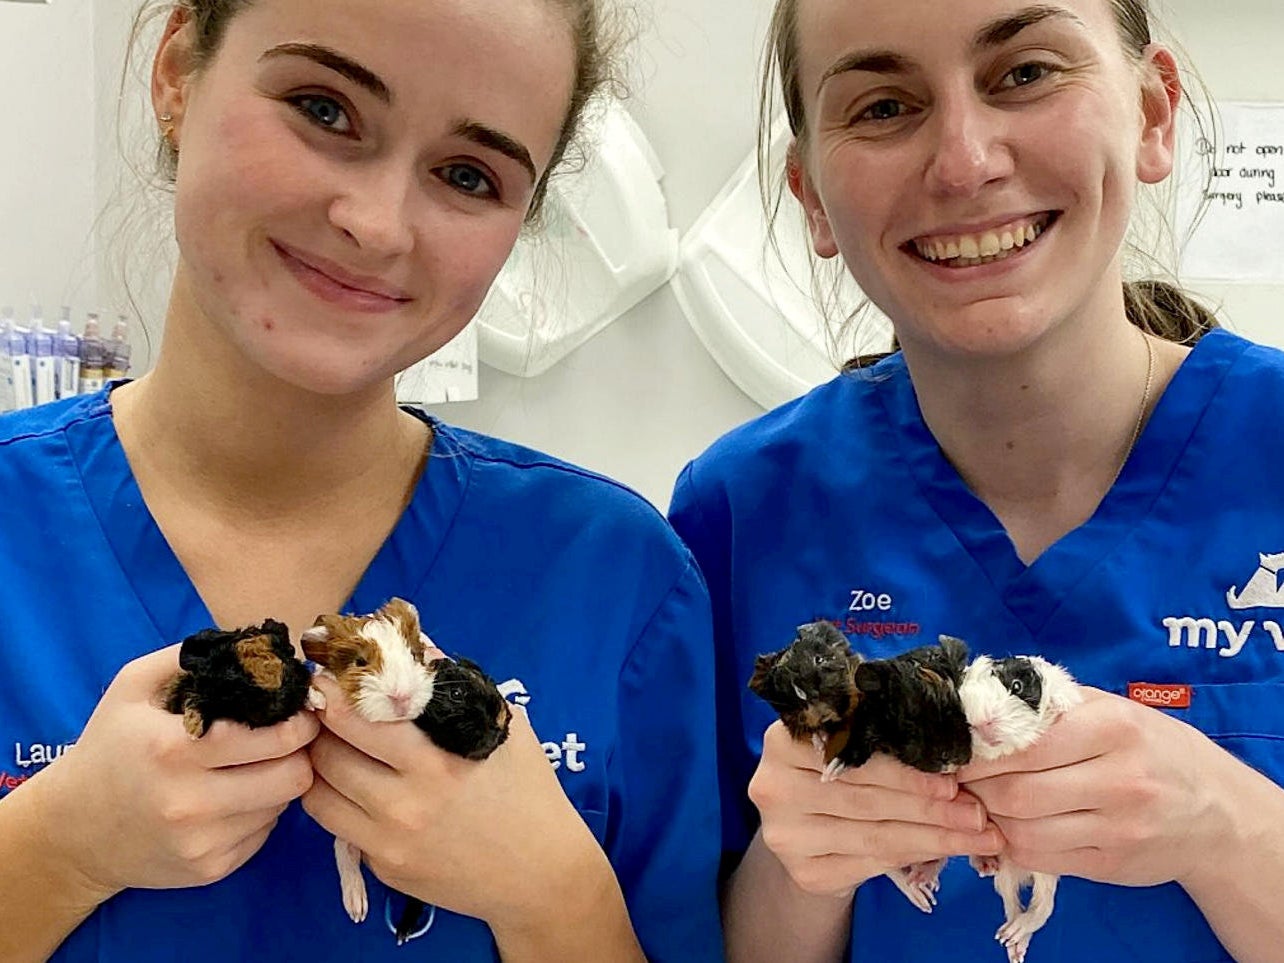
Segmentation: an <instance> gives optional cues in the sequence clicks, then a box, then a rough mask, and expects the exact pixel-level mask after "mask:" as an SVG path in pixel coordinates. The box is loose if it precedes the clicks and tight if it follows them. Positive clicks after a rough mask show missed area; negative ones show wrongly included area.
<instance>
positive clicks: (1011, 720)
mask: <svg viewBox="0 0 1284 963" xmlns="http://www.w3.org/2000/svg"><path fill="white" fill-rule="evenodd" d="M959 698H960V699H961V700H962V703H963V712H964V714H965V715H966V716H967V720H968V724H969V725H970V726H971V729H972V753H973V755H974V756H975V757H976V758H978V759H999V758H1002V757H1003V756H1007V755H1010V754H1011V753H1014V752H1019V751H1020V750H1022V749H1026V748H1029V747H1030V746H1032V745H1034V744H1035V743H1036V742H1038V741H1039V739H1040V737H1042V735H1043V734H1044V733H1045V732H1047V731H1048V729H1049V728H1050V727H1051V726H1052V724H1053V723H1054V722H1056V721H1057V719H1059V718H1060V717H1061V716H1062V715H1064V714H1065V713H1066V712H1068V711H1069V710H1070V709H1072V708H1073V707H1074V706H1076V705H1078V704H1079V703H1080V702H1082V701H1083V694H1082V693H1081V691H1080V689H1079V686H1078V684H1077V683H1076V682H1075V680H1074V678H1073V677H1072V676H1071V675H1070V673H1069V672H1067V671H1066V670H1065V669H1063V668H1062V667H1061V666H1059V665H1056V664H1055V663H1052V662H1048V661H1047V660H1046V659H1042V658H1040V657H1039V656H1037V655H1036V656H1013V657H1011V658H1006V659H991V658H990V657H989V656H984V655H982V656H977V658H976V659H975V660H974V661H973V662H972V664H971V665H969V666H968V667H967V669H966V671H965V672H964V673H963V683H962V684H961V685H960V686H959ZM968 861H969V862H970V863H971V864H972V867H973V868H974V869H975V870H976V871H977V872H978V873H980V874H981V875H982V876H993V877H994V888H995V890H996V891H997V892H998V894H999V896H1000V897H1001V898H1002V900H1003V915H1004V918H1005V922H1004V924H1003V925H1002V926H1001V927H999V930H998V932H997V933H995V934H994V938H995V939H997V940H998V941H999V942H1000V943H1002V944H1003V946H1004V947H1005V948H1006V949H1007V952H1008V960H1009V963H1023V961H1024V960H1025V956H1026V952H1027V950H1028V949H1029V947H1030V938H1031V937H1032V936H1034V934H1035V933H1036V932H1038V930H1039V929H1040V928H1041V927H1042V926H1043V925H1044V924H1045V923H1046V922H1047V921H1048V919H1049V917H1051V916H1052V907H1053V904H1054V902H1055V900H1056V892H1057V877H1056V876H1053V875H1049V874H1047V873H1034V872H1030V871H1028V870H1025V869H1022V868H1021V867H1020V866H1017V865H1016V864H1014V863H1013V862H1012V860H1011V859H1009V858H1005V857H1003V856H1001V855H1000V856H993V857H985V858H978V857H975V856H973V857H969V859H968ZM1023 886H1030V887H1031V893H1030V902H1029V905H1028V906H1025V907H1022V905H1021V888H1022V887H1023Z"/></svg>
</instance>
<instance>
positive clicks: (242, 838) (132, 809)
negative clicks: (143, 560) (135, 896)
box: [31, 645, 318, 898]
mask: <svg viewBox="0 0 1284 963" xmlns="http://www.w3.org/2000/svg"><path fill="white" fill-rule="evenodd" d="M177 672H178V646H177V645H174V646H170V647H168V648H165V649H161V650H159V651H157V652H153V653H151V654H149V655H145V656H142V657H141V658H138V659H135V660H134V661H133V662H130V663H128V664H127V665H125V666H124V667H123V668H122V669H121V670H120V672H119V673H118V674H117V676H116V678H115V679H114V680H113V681H112V683H111V685H110V686H109V687H108V689H107V691H106V693H105V694H104V695H103V697H102V700H101V701H100V702H99V703H98V705H97V707H96V708H95V709H94V712H93V715H92V716H91V717H90V719H89V722H88V723H87V725H86V726H85V729H84V732H83V733H82V734H81V736H80V738H79V739H78V740H77V741H76V744H75V745H74V746H73V747H72V748H71V750H70V751H68V752H67V753H66V754H65V755H63V756H61V757H59V758H58V760H57V761H55V762H54V763H53V764H52V765H50V766H49V767H48V768H47V769H46V770H45V771H44V772H42V773H41V774H40V776H38V777H37V778H36V779H33V780H32V781H31V786H32V788H38V791H39V792H40V794H41V806H40V808H41V811H42V812H43V813H44V814H45V817H44V818H45V825H46V826H47V827H48V830H49V835H50V846H51V852H53V853H55V854H57V855H59V856H60V857H61V858H63V859H65V860H66V861H67V865H68V867H69V868H71V869H73V870H74V871H75V872H77V873H78V874H79V876H80V877H81V878H82V879H83V880H84V881H85V882H86V884H87V885H88V886H89V887H90V888H92V889H95V890H97V891H98V892H99V893H100V895H101V896H102V897H103V898H106V897H107V896H110V895H111V894H113V893H115V892H119V891H120V890H123V889H127V888H147V889H168V888H176V887H185V886H197V885H202V884H206V883H211V882H214V881H216V880H219V879H221V878H223V877H224V876H227V875H228V874H229V873H231V872H232V871H233V870H235V869H237V868H238V867H239V866H241V865H242V864H243V863H244V862H245V861H246V860H248V859H249V858H250V857H251V856H252V855H254V853H255V852H257V851H258V849H259V847H260V846H262V845H263V842H264V841H265V840H266V839H267V836H268V833H269V832H270V831H271V830H272V827H273V826H274V825H275V824H276V820H277V817H278V816H279V815H280V814H281V812H282V811H284V809H285V807H286V806H287V805H288V804H289V802H290V800H292V799H295V798H297V797H298V796H300V795H302V794H303V792H304V791H305V790H306V789H307V788H308V786H310V785H311V783H312V768H311V765H310V763H309V760H308V756H307V753H306V751H305V748H304V747H305V746H306V745H307V744H308V742H310V741H311V740H312V738H313V737H314V736H315V735H316V733H317V731H318V725H317V721H316V719H315V718H313V716H312V714H311V713H307V712H303V713H299V714H297V715H295V716H294V717H293V718H291V719H288V720H287V721H285V722H282V723H279V724H277V725H275V726H271V727H268V728H262V729H250V728H248V727H246V726H243V725H239V724H236V723H230V722H227V721H222V720H221V721H218V722H216V723H215V724H214V725H213V726H212V727H211V728H210V730H209V731H208V732H207V733H206V734H205V736H204V737H202V738H201V739H199V740H193V739H192V738H191V737H190V736H189V735H188V734H187V732H186V731H185V730H184V728H183V720H182V716H179V715H173V714H171V713H169V712H167V711H166V710H165V709H164V708H163V707H162V706H161V698H160V693H161V691H162V690H163V688H164V687H165V685H166V684H167V683H168V682H169V681H170V680H171V679H172V678H173V677H174V675H175V674H176V673H177Z"/></svg>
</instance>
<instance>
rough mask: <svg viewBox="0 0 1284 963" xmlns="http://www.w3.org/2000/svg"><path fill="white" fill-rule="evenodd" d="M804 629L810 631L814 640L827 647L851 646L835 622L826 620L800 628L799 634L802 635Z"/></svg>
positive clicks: (809, 623)
mask: <svg viewBox="0 0 1284 963" xmlns="http://www.w3.org/2000/svg"><path fill="white" fill-rule="evenodd" d="M803 629H808V630H809V632H810V634H811V635H812V637H813V638H815V639H816V640H817V641H819V642H824V643H825V644H826V645H832V646H837V647H838V648H847V647H849V646H850V644H851V643H849V642H848V641H847V636H845V635H843V633H841V632H839V631H838V629H837V627H836V626H835V625H834V623H833V622H827V621H825V620H824V619H821V620H819V621H816V622H808V623H807V624H806V625H801V626H799V627H798V632H799V634H800V635H801V634H802V630H803Z"/></svg>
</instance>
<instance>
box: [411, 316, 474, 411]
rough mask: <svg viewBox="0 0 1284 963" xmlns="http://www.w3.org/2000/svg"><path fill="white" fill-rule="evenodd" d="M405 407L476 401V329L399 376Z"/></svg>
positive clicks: (468, 328) (469, 329)
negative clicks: (409, 405)
mask: <svg viewBox="0 0 1284 963" xmlns="http://www.w3.org/2000/svg"><path fill="white" fill-rule="evenodd" d="M397 400H398V401H399V402H401V403H402V404H412V405H439V404H445V403H446V402H449V401H476V400H477V326H476V325H475V324H470V325H468V327H466V328H464V330H463V331H461V332H460V333H459V334H457V335H455V338H454V340H453V341H450V342H449V343H447V344H445V345H443V346H442V347H441V348H438V349H437V350H436V351H435V352H433V353H432V354H430V355H429V356H428V357H426V358H424V359H423V360H422V361H420V362H419V363H418V364H415V365H412V366H411V367H409V368H407V369H406V370H405V371H403V372H401V374H399V375H397Z"/></svg>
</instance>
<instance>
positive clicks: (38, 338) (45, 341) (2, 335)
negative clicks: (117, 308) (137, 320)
mask: <svg viewBox="0 0 1284 963" xmlns="http://www.w3.org/2000/svg"><path fill="white" fill-rule="evenodd" d="M129 355H130V345H129V322H128V321H127V320H126V319H125V317H124V315H121V316H120V318H119V320H117V321H116V323H115V325H113V327H112V332H111V337H110V338H107V337H104V333H103V332H102V331H101V329H100V327H99V319H98V315H97V314H93V313H90V314H89V316H88V317H87V318H86V319H85V326H84V329H83V332H82V333H81V334H79V335H77V334H76V333H75V332H74V331H73V330H72V322H71V308H66V307H64V308H63V309H62V318H61V320H59V322H58V326H57V328H56V329H53V330H51V329H49V328H46V327H45V323H44V317H43V315H42V313H41V310H40V307H39V306H36V307H33V308H32V309H31V319H30V321H29V323H28V324H27V325H25V326H24V325H20V324H19V323H18V322H17V321H15V320H14V317H13V309H12V308H4V309H2V310H0V362H2V363H3V372H0V374H2V375H3V377H0V411H12V410H14V409H17V408H29V407H31V406H32V405H42V404H45V403H46V402H50V401H55V400H57V399H59V398H69V397H71V396H72V395H82V394H91V393H93V392H95V391H97V390H98V389H100V388H101V387H102V386H103V385H104V384H105V383H106V382H107V381H111V380H112V379H115V378H123V377H125V376H126V375H127V374H128V373H129Z"/></svg>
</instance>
